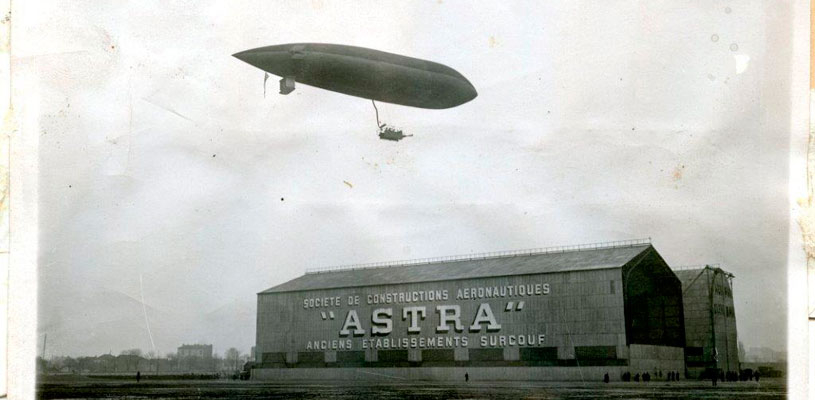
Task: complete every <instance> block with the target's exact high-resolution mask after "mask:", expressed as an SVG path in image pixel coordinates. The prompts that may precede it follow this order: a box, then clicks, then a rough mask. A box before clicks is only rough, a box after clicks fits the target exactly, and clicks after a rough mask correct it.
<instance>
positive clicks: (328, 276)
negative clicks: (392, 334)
mask: <svg viewBox="0 0 815 400" xmlns="http://www.w3.org/2000/svg"><path fill="white" fill-rule="evenodd" d="M620 243H622V242H620ZM624 243H626V244H608V245H606V246H605V247H600V246H593V247H590V248H580V247H579V246H574V249H568V248H559V250H544V251H540V252H526V253H518V252H515V253H512V254H510V255H497V256H495V255H493V256H480V257H479V256H470V257H468V258H464V259H459V258H455V259H441V260H442V261H435V262H433V261H429V262H422V263H415V262H413V263H411V262H405V263H404V264H398V263H396V264H389V266H384V267H382V266H380V267H359V268H353V267H349V268H343V269H338V270H327V271H323V272H311V273H306V274H305V275H303V276H301V277H299V278H295V279H293V280H290V281H288V282H285V283H283V284H280V285H277V286H275V287H273V288H270V289H267V290H264V291H263V292H261V293H260V294H266V293H280V292H292V291H302V290H318V289H337V288H346V287H360V286H378V285H393V284H401V283H416V282H432V281H448V280H456V279H473V278H486V277H496V276H511V275H529V274H545V273H552V272H566V271H586V270H597V269H607V268H621V267H623V266H624V265H626V264H627V263H628V262H630V261H631V260H633V259H634V258H635V257H637V256H638V255H640V254H642V253H643V252H645V251H646V250H648V249H652V246H651V244H650V241H649V242H643V241H633V242H631V241H629V242H624Z"/></svg>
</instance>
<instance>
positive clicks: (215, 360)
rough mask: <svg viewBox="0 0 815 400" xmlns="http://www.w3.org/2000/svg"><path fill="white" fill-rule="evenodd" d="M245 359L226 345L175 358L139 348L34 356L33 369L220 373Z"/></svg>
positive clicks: (239, 366) (46, 371)
mask: <svg viewBox="0 0 815 400" xmlns="http://www.w3.org/2000/svg"><path fill="white" fill-rule="evenodd" d="M248 360H249V355H248V354H241V352H240V351H238V350H237V349H235V348H234V347H233V348H230V349H228V350H227V351H226V352H225V353H224V356H223V357H222V356H220V355H218V354H213V356H212V357H211V358H207V359H203V358H191V357H185V358H181V359H180V358H179V357H177V355H176V354H175V353H168V354H166V355H164V356H163V357H156V355H155V354H154V353H153V352H152V351H151V352H147V353H143V352H142V351H141V350H140V349H129V350H124V351H122V352H121V353H119V355H112V354H102V355H99V356H88V357H67V356H57V357H49V358H48V359H43V358H42V357H37V372H38V373H44V374H60V373H62V374H64V373H74V374H116V373H124V372H128V373H129V372H132V373H135V372H137V371H141V372H142V373H187V372H210V373H214V372H218V373H220V372H224V373H231V372H234V371H238V370H240V369H242V368H243V366H244V364H245V363H246V362H247V361H248Z"/></svg>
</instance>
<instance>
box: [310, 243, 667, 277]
mask: <svg viewBox="0 0 815 400" xmlns="http://www.w3.org/2000/svg"><path fill="white" fill-rule="evenodd" d="M645 244H648V245H650V244H651V238H650V237H649V238H646V239H630V240H618V241H611V242H597V243H584V244H573V245H566V246H552V247H540V248H534V249H523V250H506V251H493V252H488V253H475V254H465V255H456V256H444V257H430V258H418V259H413V260H399V261H384V262H374V263H366V264H349V265H339V266H332V267H321V268H309V269H307V270H306V274H319V273H324V272H336V271H350V270H356V269H368V268H385V267H407V266H415V265H425V264H439V263H453V262H459V261H472V260H488V259H492V258H502V257H519V256H534V255H539V254H551V253H566V252H572V251H591V250H602V249H612V248H619V247H633V246H642V245H645Z"/></svg>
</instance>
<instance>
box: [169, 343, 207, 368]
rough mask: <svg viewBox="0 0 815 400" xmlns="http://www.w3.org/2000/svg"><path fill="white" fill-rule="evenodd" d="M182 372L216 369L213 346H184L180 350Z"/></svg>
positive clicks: (178, 354) (179, 359)
mask: <svg viewBox="0 0 815 400" xmlns="http://www.w3.org/2000/svg"><path fill="white" fill-rule="evenodd" d="M177 357H178V367H179V370H181V371H211V370H212V369H213V368H214V363H213V360H212V345H211V344H184V345H181V346H180V347H179V348H178V353H177Z"/></svg>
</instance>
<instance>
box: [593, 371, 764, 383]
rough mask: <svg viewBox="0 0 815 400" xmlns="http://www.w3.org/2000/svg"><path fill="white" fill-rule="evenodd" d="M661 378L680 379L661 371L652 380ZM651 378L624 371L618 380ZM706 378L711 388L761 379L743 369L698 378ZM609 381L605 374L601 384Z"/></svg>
mask: <svg viewBox="0 0 815 400" xmlns="http://www.w3.org/2000/svg"><path fill="white" fill-rule="evenodd" d="M663 376H664V380H665V381H668V382H678V381H679V378H680V375H679V372H676V371H668V372H667V373H665V374H663V373H662V371H656V372H654V376H653V378H655V379H659V380H662V379H663ZM651 378H652V376H651V373H650V372H647V371H646V372H643V373H641V374H640V373H635V374H634V375H633V376H632V375H631V373H630V372H628V371H626V372H624V373H623V374H622V376H621V377H620V379H621V380H622V381H623V382H631V381H632V380H633V381H634V382H640V381H642V382H650V381H651ZM707 378H710V379H711V381H712V382H713V386H716V384H717V382H718V381H722V382H724V381H727V382H738V381H742V382H744V381H748V380H749V381H752V380H753V379H755V380H756V382H758V380H759V379H760V378H761V374H760V373H759V372H758V370H756V371H753V370H752V369H745V370H742V371H740V372H735V371H729V372H724V371H714V370H711V371H708V372H706V373H704V374H702V376H701V377H700V379H707ZM609 381H610V379H609V376H608V373H606V374H605V375H604V376H603V382H605V383H609Z"/></svg>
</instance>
